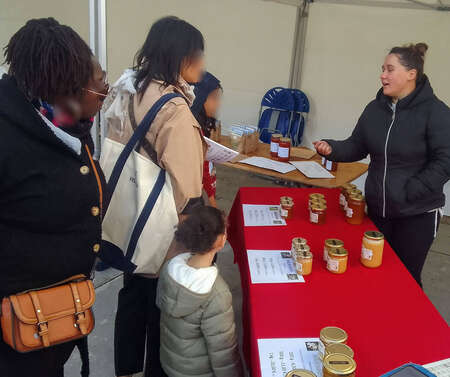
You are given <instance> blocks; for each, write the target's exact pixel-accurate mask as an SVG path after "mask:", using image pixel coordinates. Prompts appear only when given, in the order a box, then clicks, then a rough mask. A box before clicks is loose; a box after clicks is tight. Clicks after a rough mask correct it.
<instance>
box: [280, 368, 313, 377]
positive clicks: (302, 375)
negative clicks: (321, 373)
mask: <svg viewBox="0 0 450 377" xmlns="http://www.w3.org/2000/svg"><path fill="white" fill-rule="evenodd" d="M285 377H317V376H316V375H315V374H314V373H313V372H311V371H309V370H306V369H294V370H291V371H290V372H289V373H288V374H286V376H285Z"/></svg>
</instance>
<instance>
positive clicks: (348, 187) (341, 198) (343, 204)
mask: <svg viewBox="0 0 450 377" xmlns="http://www.w3.org/2000/svg"><path fill="white" fill-rule="evenodd" d="M353 189H356V185H354V184H353V183H345V184H343V185H342V186H341V193H340V194H339V206H340V207H341V209H342V210H343V211H344V208H347V204H346V202H347V199H346V196H345V193H346V192H347V191H351V190H353Z"/></svg>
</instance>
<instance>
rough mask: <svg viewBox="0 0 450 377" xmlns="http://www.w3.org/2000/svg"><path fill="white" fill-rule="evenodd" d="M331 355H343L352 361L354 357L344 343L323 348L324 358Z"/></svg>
mask: <svg viewBox="0 0 450 377" xmlns="http://www.w3.org/2000/svg"><path fill="white" fill-rule="evenodd" d="M333 353H343V354H344V355H347V356H350V357H351V358H352V359H353V358H354V357H355V353H354V352H353V350H352V349H351V348H350V347H349V346H347V345H346V344H344V343H331V344H328V345H327V346H326V347H325V356H328V355H331V354H333Z"/></svg>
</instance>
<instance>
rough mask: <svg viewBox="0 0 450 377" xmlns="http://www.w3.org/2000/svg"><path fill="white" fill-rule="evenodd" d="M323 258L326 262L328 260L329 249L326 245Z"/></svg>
mask: <svg viewBox="0 0 450 377" xmlns="http://www.w3.org/2000/svg"><path fill="white" fill-rule="evenodd" d="M323 260H324V261H325V262H327V261H328V250H327V247H326V246H325V247H324V248H323Z"/></svg>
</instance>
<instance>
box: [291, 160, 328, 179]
mask: <svg viewBox="0 0 450 377" xmlns="http://www.w3.org/2000/svg"><path fill="white" fill-rule="evenodd" d="M290 163H291V164H292V165H294V166H295V167H296V168H297V169H298V170H300V171H301V172H302V173H303V174H304V175H305V176H307V177H308V178H334V175H333V174H331V173H330V172H329V171H328V170H327V169H325V168H324V167H322V166H321V165H319V164H318V163H317V162H314V161H290Z"/></svg>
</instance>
